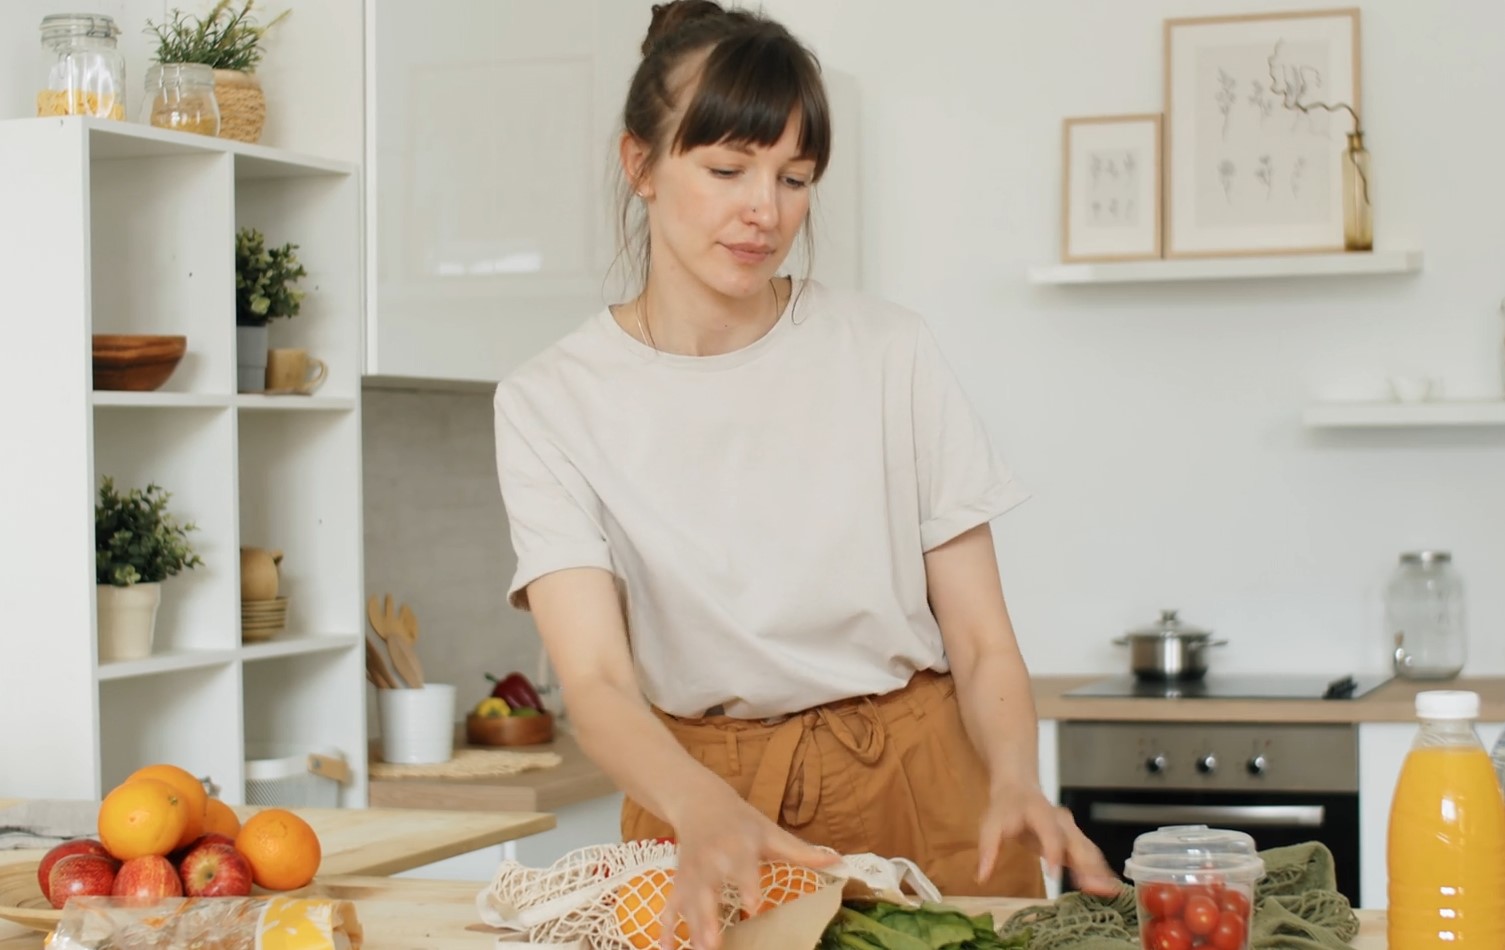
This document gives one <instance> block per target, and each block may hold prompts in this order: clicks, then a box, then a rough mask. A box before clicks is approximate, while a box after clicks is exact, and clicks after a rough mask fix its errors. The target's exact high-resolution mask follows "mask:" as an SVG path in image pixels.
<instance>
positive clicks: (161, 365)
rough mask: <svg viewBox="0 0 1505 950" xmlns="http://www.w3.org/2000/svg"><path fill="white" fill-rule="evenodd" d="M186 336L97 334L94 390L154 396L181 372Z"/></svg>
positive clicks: (185, 350)
mask: <svg viewBox="0 0 1505 950" xmlns="http://www.w3.org/2000/svg"><path fill="white" fill-rule="evenodd" d="M186 352H188V338H187V337H186V336H150V335H146V334H111V333H96V334H94V388H95V389H96V390H101V389H125V390H131V391H133V392H151V391H152V390H154V389H156V388H157V387H159V386H161V385H162V384H163V383H165V382H167V378H168V377H169V376H171V375H172V371H173V370H175V369H177V368H178V362H179V361H180V360H182V359H183V354H184V353H186Z"/></svg>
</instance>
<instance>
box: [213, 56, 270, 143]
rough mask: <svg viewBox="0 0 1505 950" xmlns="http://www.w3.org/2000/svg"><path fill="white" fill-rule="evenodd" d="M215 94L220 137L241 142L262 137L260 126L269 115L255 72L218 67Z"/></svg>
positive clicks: (215, 77)
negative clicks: (217, 104) (217, 105)
mask: <svg viewBox="0 0 1505 950" xmlns="http://www.w3.org/2000/svg"><path fill="white" fill-rule="evenodd" d="M214 98H215V100H216V101H217V102H218V103H219V137H220V138H222V139H235V140H237V141H240V142H256V141H259V140H260V139H261V126H262V124H263V123H264V122H266V117H267V101H266V97H265V96H263V95H262V94H261V80H259V79H257V78H256V76H255V74H254V73H243V72H240V71H239V70H235V69H216V70H215V71H214Z"/></svg>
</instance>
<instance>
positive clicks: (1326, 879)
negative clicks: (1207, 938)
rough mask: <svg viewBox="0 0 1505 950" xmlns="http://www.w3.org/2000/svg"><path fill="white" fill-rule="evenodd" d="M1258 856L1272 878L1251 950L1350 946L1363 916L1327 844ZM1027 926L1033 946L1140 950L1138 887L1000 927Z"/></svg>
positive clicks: (1034, 911) (1067, 901)
mask: <svg viewBox="0 0 1505 950" xmlns="http://www.w3.org/2000/svg"><path fill="white" fill-rule="evenodd" d="M1259 856H1260V857H1261V858H1263V859H1264V862H1265V877H1264V879H1263V880H1262V881H1260V882H1259V884H1258V885H1256V886H1255V893H1254V901H1255V909H1254V920H1253V921H1251V922H1250V925H1249V930H1250V940H1249V946H1250V948H1251V950H1347V948H1348V941H1349V940H1352V939H1353V936H1354V935H1355V934H1357V933H1358V932H1359V919H1358V918H1357V917H1356V916H1354V913H1353V908H1352V907H1351V906H1349V902H1348V898H1346V897H1344V896H1343V895H1342V894H1341V893H1339V892H1338V891H1337V889H1336V888H1337V878H1336V876H1335V874H1334V868H1333V855H1332V852H1331V851H1329V850H1328V849H1327V846H1326V845H1324V844H1322V843H1321V842H1316V841H1309V842H1306V843H1305V844H1296V845H1291V846H1289V847H1285V848H1270V849H1269V850H1266V851H1261V852H1260V853H1259ZM1023 931H1028V932H1029V934H1030V950H1066V948H1071V950H1138V948H1139V911H1138V905H1137V903H1136V901H1135V896H1134V888H1133V887H1125V888H1124V889H1123V890H1122V891H1120V892H1119V894H1118V896H1117V897H1113V898H1099V897H1092V896H1090V895H1087V894H1080V893H1070V894H1064V895H1062V896H1061V897H1059V898H1057V899H1056V900H1055V901H1054V902H1052V903H1050V904H1039V905H1036V906H1033V907H1026V908H1024V909H1023V910H1020V911H1018V912H1016V913H1015V914H1014V915H1013V916H1011V917H1010V918H1009V919H1008V920H1007V921H1005V922H1004V925H1003V927H1002V928H1001V929H1000V933H1002V935H1003V936H1005V937H1008V936H1012V935H1014V934H1018V933H1020V932H1023Z"/></svg>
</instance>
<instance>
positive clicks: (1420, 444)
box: [763, 0, 1505, 673]
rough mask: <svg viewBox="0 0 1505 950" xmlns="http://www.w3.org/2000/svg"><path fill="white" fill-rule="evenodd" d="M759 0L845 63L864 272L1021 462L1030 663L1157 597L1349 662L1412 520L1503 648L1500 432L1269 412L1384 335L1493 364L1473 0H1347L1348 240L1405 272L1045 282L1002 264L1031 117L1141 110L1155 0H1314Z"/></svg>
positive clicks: (1306, 662) (1247, 654)
mask: <svg viewBox="0 0 1505 950" xmlns="http://www.w3.org/2000/svg"><path fill="white" fill-rule="evenodd" d="M763 6H764V7H765V9H766V10H767V11H768V12H769V13H770V14H772V15H774V16H776V17H780V18H783V19H784V20H785V21H786V22H787V23H788V24H789V25H790V26H791V28H793V29H794V30H795V31H796V32H797V33H799V34H801V35H802V36H803V37H804V38H805V39H806V40H807V41H808V42H809V43H810V44H811V45H812V46H813V47H814V48H815V49H816V51H817V53H818V54H819V55H820V56H821V58H822V61H823V63H824V64H825V65H826V66H827V67H828V68H833V69H839V70H841V71H843V72H846V73H849V74H851V75H853V76H854V77H855V78H856V81H857V83H858V86H859V88H860V89H861V108H862V118H861V134H860V138H859V140H858V141H849V140H838V142H837V147H838V148H858V149H861V151H862V156H861V166H862V186H861V190H862V193H863V195H864V196H865V197H866V203H865V205H864V207H863V218H864V230H863V233H864V238H865V241H866V246H865V247H864V248H863V271H864V274H865V275H866V278H867V283H868V286H869V287H870V288H871V289H872V290H874V291H876V292H878V293H880V294H883V295H885V296H888V297H891V298H893V299H896V300H899V301H901V302H903V303H905V304H909V305H911V306H915V307H918V308H921V309H922V310H923V311H925V312H926V313H927V314H928V315H929V317H930V319H931V320H932V322H933V323H934V325H935V327H936V331H937V334H938V335H939V337H940V339H941V340H942V342H943V344H944V345H945V347H946V349H947V352H948V353H949V355H950V357H951V359H952V361H953V364H954V366H955V367H956V369H957V371H958V372H959V373H960V374H961V376H962V378H963V381H964V383H965V385H966V387H967V389H968V390H969V391H970V392H971V394H972V395H973V397H974V398H975V400H976V403H977V404H978V406H979V408H980V410H981V412H982V413H983V415H984V417H985V419H986V421H987V423H988V426H989V428H990V430H991V432H992V434H993V436H994V437H995V439H996V442H997V445H998V447H999V448H1000V450H1001V451H1002V453H1003V454H1004V456H1005V457H1006V458H1007V459H1008V460H1009V461H1010V462H1011V464H1012V465H1013V466H1014V468H1015V470H1016V472H1017V474H1018V475H1019V477H1020V478H1021V479H1022V480H1023V481H1024V482H1025V483H1027V484H1028V485H1029V486H1030V487H1031V488H1032V489H1033V490H1034V492H1035V495H1036V497H1035V499H1034V500H1033V501H1031V502H1030V503H1029V504H1028V505H1026V506H1024V507H1023V508H1021V509H1018V510H1017V511H1016V512H1014V513H1012V514H1011V515H1009V516H1007V517H1005V518H1004V519H1002V520H1001V521H1000V522H999V523H998V525H997V530H996V533H997V536H998V537H999V539H1000V545H1001V560H1002V569H1003V574H1004V581H1005V589H1006V591H1007V592H1008V594H1009V598H1010V603H1011V605H1012V609H1013V612H1014V616H1015V620H1016V622H1017V625H1018V627H1019V629H1020V631H1021V637H1022V640H1023V645H1024V648H1025V651H1026V654H1027V657H1028V659H1029V661H1030V664H1031V666H1032V668H1033V669H1034V670H1036V671H1043V672H1062V673H1065V672H1093V671H1117V670H1120V669H1123V668H1124V667H1125V666H1126V658H1125V657H1124V656H1123V655H1122V654H1121V653H1120V652H1118V651H1117V648H1114V647H1112V646H1111V645H1110V644H1109V642H1108V641H1109V639H1110V638H1111V637H1113V636H1114V635H1116V634H1117V633H1118V632H1120V631H1121V630H1122V629H1124V628H1125V627H1128V626H1131V625H1137V624H1138V623H1140V622H1143V621H1147V620H1150V619H1153V617H1154V616H1155V611H1156V609H1157V608H1159V607H1161V606H1174V607H1180V608H1182V609H1183V616H1184V617H1185V618H1186V619H1188V620H1190V621H1193V622H1196V623H1200V624H1204V625H1210V626H1212V627H1214V628H1215V629H1216V630H1217V632H1218V633H1220V634H1223V635H1226V636H1228V637H1229V638H1231V640H1232V644H1231V645H1230V646H1229V647H1227V648H1226V650H1225V652H1224V653H1222V654H1221V655H1219V656H1218V657H1217V658H1216V660H1215V662H1216V663H1218V665H1220V666H1224V667H1233V666H1236V667H1239V668H1242V669H1247V670H1251V671H1254V670H1258V671H1291V670H1297V669H1303V670H1309V671H1311V670H1318V671H1333V672H1338V671H1346V670H1349V669H1351V668H1353V667H1354V666H1355V665H1356V664H1358V663H1359V662H1360V661H1361V659H1362V660H1364V661H1367V663H1369V664H1371V665H1372V666H1377V665H1378V664H1379V663H1380V661H1381V657H1380V649H1381V645H1382V643H1381V636H1380V632H1379V627H1378V610H1377V608H1376V606H1375V602H1376V598H1377V597H1378V592H1379V588H1380V586H1381V585H1382V584H1383V581H1384V579H1385V576H1386V575H1387V573H1388V572H1389V570H1390V568H1391V566H1392V564H1393V563H1394V558H1395V555H1396V554H1397V553H1398V552H1399V551H1401V550H1403V549H1407V548H1412V547H1416V546H1421V545H1428V546H1437V547H1446V548H1450V549H1452V550H1453V551H1454V554H1455V558H1456V562H1457V565H1458V568H1459V569H1460V571H1461V572H1462V573H1463V575H1464V577H1465V579H1466V581H1468V582H1469V583H1470V589H1469V607H1470V610H1471V626H1472V644H1471V650H1472V656H1471V660H1470V663H1469V668H1468V672H1474V673H1483V672H1493V673H1498V672H1501V671H1502V670H1505V636H1502V634H1505V585H1500V584H1498V583H1496V579H1497V578H1498V577H1499V576H1500V574H1501V572H1502V571H1505V530H1502V528H1505V490H1502V485H1505V434H1502V432H1501V431H1500V430H1494V431H1493V432H1487V431H1486V432H1476V433H1469V432H1457V433H1447V434H1444V433H1440V432H1413V433H1403V432H1398V433H1375V434H1367V435H1346V436H1322V437H1318V436H1314V435H1311V434H1308V433H1307V432H1305V431H1304V430H1303V429H1302V428H1301V427H1300V424H1299V413H1300V410H1301V408H1302V406H1303V405H1304V404H1305V403H1306V402H1308V401H1309V400H1311V399H1314V398H1319V397H1332V398H1337V397H1343V398H1347V397H1364V396H1376V397H1377V396H1379V395H1380V393H1381V390H1382V387H1383V385H1384V383H1383V380H1384V377H1385V376H1386V374H1387V373H1393V372H1397V371H1402V370H1408V369H1409V368H1412V367H1414V368H1415V369H1409V371H1411V372H1422V373H1428V374H1436V375H1441V376H1445V377H1446V382H1447V387H1448V391H1449V393H1450V394H1452V395H1455V396H1459V397H1468V396H1482V397H1493V398H1498V397H1499V396H1500V395H1501V378H1500V352H1501V319H1500V314H1499V312H1498V309H1497V308H1498V306H1499V303H1500V299H1501V297H1502V296H1505V275H1502V274H1501V267H1500V261H1501V259H1502V254H1505V217H1502V215H1501V214H1500V210H1501V209H1502V208H1505V178H1502V177H1501V176H1500V175H1499V174H1498V165H1499V155H1500V153H1501V152H1502V150H1505V132H1502V131H1501V128H1500V126H1499V123H1497V122H1494V121H1492V117H1493V116H1495V115H1497V114H1498V111H1499V110H1498V104H1497V102H1496V99H1497V97H1498V95H1499V91H1500V90H1501V89H1505V62H1502V61H1501V59H1500V57H1499V56H1498V55H1496V49H1495V47H1496V46H1497V38H1498V37H1499V36H1501V35H1505V5H1501V4H1498V3H1492V2H1486V0H1468V2H1463V0H1459V2H1457V3H1454V4H1449V5H1448V7H1447V11H1448V12H1447V13H1446V14H1445V15H1444V14H1442V13H1441V12H1439V11H1438V10H1436V9H1433V8H1431V7H1427V6H1424V5H1417V4H1413V3H1409V2H1406V0H1369V2H1364V3H1362V4H1360V6H1361V8H1362V17H1363V24H1362V33H1363V37H1362V59H1363V84H1364V102H1365V106H1366V111H1367V117H1366V120H1365V125H1366V127H1367V129H1368V135H1367V136H1366V139H1367V141H1368V144H1369V146H1370V148H1371V150H1372V152H1373V156H1374V162H1375V178H1376V235H1377V237H1376V240H1377V243H1378V244H1379V245H1380V246H1381V247H1384V246H1387V245H1402V246H1405V245H1415V246H1417V247H1420V248H1422V249H1423V250H1424V251H1425V253H1426V270H1425V272H1424V273H1423V274H1422V275H1420V276H1419V277H1406V278H1380V279H1375V278H1369V279H1331V278H1329V279H1322V280H1311V281H1282V282H1274V283H1271V282H1253V281H1251V282H1244V283H1213V284H1201V285H1193V284H1186V285H1164V286H1154V287H1131V288H1127V289H1126V288H1121V287H1120V288H1108V287H1100V288H1078V289H1072V290H1066V289H1059V288H1048V289H1042V288H1037V287H1033V286H1030V285H1028V284H1026V283H1025V281H1024V271H1025V268H1026V267H1027V266H1028V265H1029V264H1032V263H1044V262H1052V261H1054V260H1055V259H1056V248H1057V247H1058V234H1059V231H1058V228H1057V220H1058V207H1059V187H1060V148H1059V142H1060V122H1061V119H1062V118H1063V117H1064V116H1070V115H1094V114H1107V113H1119V112H1144V111H1159V110H1160V108H1161V105H1162V91H1161V82H1162V61H1161V36H1162V19H1163V18H1164V17H1166V16H1185V15H1196V14H1217V13H1238V12H1250V11H1255V10H1261V9H1271V10H1283V9H1294V8H1303V7H1308V8H1321V7H1325V6H1331V4H1324V3H1314V2H1302V0H1294V2H1286V3H1272V4H1264V5H1261V4H1258V3H1254V4H1251V3H1249V2H1247V0H1182V2H1179V3H1172V2H1160V0H1138V2H1134V3H1114V2H1109V0H1093V2H1088V0H1070V2H1056V3H1047V2H1035V3H1021V2H1013V3H986V2H980V0H933V2H931V3H927V4H924V5H923V7H917V6H915V5H914V4H910V3H900V2H897V0H883V2H873V0H865V2H862V3H857V2H842V0H764V3H763ZM1422 77H1425V82H1422V81H1420V80H1421V78H1422Z"/></svg>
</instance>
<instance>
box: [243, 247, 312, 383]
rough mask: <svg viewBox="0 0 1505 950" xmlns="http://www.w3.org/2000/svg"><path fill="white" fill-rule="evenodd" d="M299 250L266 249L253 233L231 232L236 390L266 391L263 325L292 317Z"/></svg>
mask: <svg viewBox="0 0 1505 950" xmlns="http://www.w3.org/2000/svg"><path fill="white" fill-rule="evenodd" d="M297 251H298V245H296V244H284V245H282V246H281V247H271V248H269V247H267V246H266V237H265V235H263V234H262V233H261V232H260V231H258V230H256V229H255V228H241V229H240V230H239V231H237V232H236V233H235V353H236V356H235V362H236V388H237V389H238V390H239V391H240V392H243V393H255V392H261V391H262V390H264V389H266V369H267V324H269V323H270V322H271V321H273V320H277V319H281V318H287V317H296V316H297V315H298V311H299V309H301V308H302V306H303V291H301V290H299V289H297V288H296V287H294V286H293V283H294V282H295V281H297V280H298V279H299V278H300V277H306V276H308V271H306V270H305V269H304V268H303V265H302V264H301V263H300V262H299V261H298V254H297Z"/></svg>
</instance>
